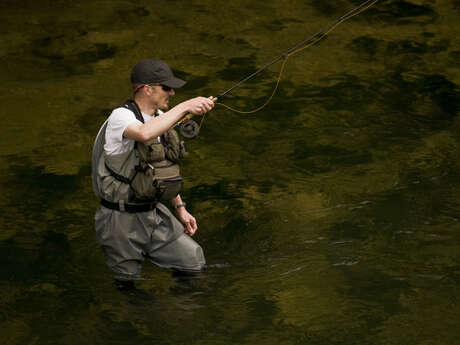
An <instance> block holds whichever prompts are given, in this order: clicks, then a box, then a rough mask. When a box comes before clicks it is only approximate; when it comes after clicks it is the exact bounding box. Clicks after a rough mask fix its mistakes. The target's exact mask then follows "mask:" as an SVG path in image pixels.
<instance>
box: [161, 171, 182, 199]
mask: <svg viewBox="0 0 460 345" xmlns="http://www.w3.org/2000/svg"><path fill="white" fill-rule="evenodd" d="M156 185H157V193H158V194H157V199H158V200H163V201H170V200H171V199H173V198H175V197H176V196H177V195H178V194H179V193H180V191H181V190H182V186H183V181H182V178H181V177H180V176H179V177H176V178H170V179H163V180H160V179H158V180H156Z"/></svg>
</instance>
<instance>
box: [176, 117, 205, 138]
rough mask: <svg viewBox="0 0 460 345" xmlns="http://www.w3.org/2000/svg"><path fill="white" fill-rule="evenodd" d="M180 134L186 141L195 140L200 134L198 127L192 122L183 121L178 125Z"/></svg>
mask: <svg viewBox="0 0 460 345" xmlns="http://www.w3.org/2000/svg"><path fill="white" fill-rule="evenodd" d="M179 132H180V134H181V135H182V136H183V137H184V138H187V139H193V138H196V136H197V135H198V133H200V126H199V125H198V123H196V122H195V121H193V120H190V119H188V120H185V121H183V122H182V123H181V124H180V125H179Z"/></svg>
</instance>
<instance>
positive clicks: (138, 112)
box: [123, 99, 145, 123]
mask: <svg viewBox="0 0 460 345" xmlns="http://www.w3.org/2000/svg"><path fill="white" fill-rule="evenodd" d="M123 107H125V108H127V109H129V110H131V111H132V112H133V113H134V115H135V116H136V119H138V120H139V121H140V122H142V123H145V121H144V117H143V116H142V113H141V109H140V108H139V106H138V105H137V103H136V102H135V101H133V100H132V99H128V100H127V101H126V102H125V104H123Z"/></svg>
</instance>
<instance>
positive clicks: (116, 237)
mask: <svg viewBox="0 0 460 345" xmlns="http://www.w3.org/2000/svg"><path fill="white" fill-rule="evenodd" d="M124 107H125V108H128V109H130V110H131V111H133V113H134V114H135V115H136V117H137V118H138V119H139V120H140V121H141V120H142V122H143V117H142V114H141V112H140V110H139V109H138V107H137V105H136V104H135V103H134V102H133V101H128V102H126V104H125V105H124ZM106 128H107V121H106V123H105V124H104V125H103V126H102V127H101V129H100V131H99V133H98V135H97V137H96V140H95V143H94V148H93V155H92V182H93V189H94V192H95V194H96V195H97V196H98V197H99V198H100V199H101V205H102V206H103V207H100V208H99V209H98V211H97V212H96V216H95V228H96V238H97V240H98V242H99V244H100V246H101V248H102V249H103V251H104V253H105V256H106V261H107V265H108V266H109V267H110V269H112V271H113V272H115V274H116V277H117V278H120V277H125V279H136V278H137V277H139V276H140V271H141V262H142V261H143V260H144V259H145V258H148V259H149V260H150V261H152V262H153V263H155V264H156V265H158V266H160V267H165V268H174V269H177V270H179V271H192V272H196V271H200V270H202V269H203V267H204V265H205V263H206V261H205V258H204V254H203V250H202V248H201V247H200V245H199V244H198V243H196V242H195V241H194V240H193V239H192V238H191V237H190V236H188V235H186V234H184V227H183V225H182V224H181V223H180V222H179V221H178V220H177V219H176V217H174V215H173V214H172V213H171V212H170V211H169V209H168V208H167V207H165V206H164V205H163V204H162V203H161V200H169V199H172V198H174V197H175V196H177V194H178V193H179V192H180V190H181V188H182V179H181V177H180V174H179V172H180V170H179V166H178V164H177V162H178V161H179V160H180V159H181V158H183V157H184V156H185V155H186V152H185V148H184V145H183V144H182V143H181V142H180V141H179V137H178V135H177V134H176V133H175V132H173V131H168V132H166V133H165V134H164V135H163V136H162V138H161V142H158V140H152V141H151V142H149V143H147V144H143V143H140V142H136V143H135V149H134V150H131V151H129V152H125V153H121V154H114V155H107V154H105V152H104V145H105V131H106Z"/></svg>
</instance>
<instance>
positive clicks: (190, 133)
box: [176, 0, 378, 139]
mask: <svg viewBox="0 0 460 345" xmlns="http://www.w3.org/2000/svg"><path fill="white" fill-rule="evenodd" d="M377 1H378V0H366V1H364V2H363V3H361V4H360V5H358V6H356V7H355V8H354V9H352V10H350V11H348V12H347V13H345V14H344V15H343V16H341V17H339V18H338V19H336V20H334V21H333V22H331V23H329V24H328V25H326V26H324V27H323V28H321V29H320V30H319V31H318V32H317V33H315V34H314V35H312V36H310V37H308V38H307V39H305V40H303V41H301V42H299V43H297V44H295V45H294V46H292V47H291V48H289V49H288V50H286V51H285V52H283V53H282V54H280V55H279V56H277V57H276V58H274V59H273V60H271V61H270V62H268V63H267V64H265V65H264V66H262V67H261V68H259V69H258V70H257V71H255V72H253V73H251V74H250V75H248V76H247V77H245V78H243V79H241V80H240V81H239V82H237V83H236V84H234V85H233V86H232V87H230V88H229V89H227V90H225V91H224V92H222V93H220V94H219V95H218V96H216V97H214V98H213V101H214V102H216V101H217V100H218V99H221V98H223V97H224V96H225V95H227V94H228V93H230V92H231V91H233V90H234V89H236V88H237V87H239V86H240V85H242V84H243V83H245V82H246V81H248V80H249V79H251V78H253V77H255V76H256V75H258V74H259V73H261V72H263V71H265V70H266V69H267V68H269V67H270V66H272V65H274V64H275V63H277V62H279V61H280V60H283V59H284V62H283V65H282V66H281V70H280V72H279V76H278V80H277V83H276V86H275V88H274V90H273V92H272V94H271V96H270V97H269V98H268V100H267V101H266V102H265V103H264V104H263V105H262V106H260V107H258V108H256V109H254V110H251V111H239V110H237V109H234V108H231V107H229V106H227V105H225V104H223V103H216V104H219V105H222V106H224V107H226V108H228V109H230V110H233V111H236V112H238V113H246V114H249V113H255V112H257V111H259V110H261V109H262V108H264V107H265V106H266V105H267V104H268V103H269V102H270V101H271V99H272V97H273V96H274V94H275V92H276V90H277V88H278V85H279V82H280V79H281V75H282V72H283V70H284V65H285V64H286V61H287V59H288V58H289V57H290V56H292V55H293V54H295V53H298V52H299V51H301V50H303V49H305V48H307V47H309V46H311V45H313V44H315V43H317V42H319V41H320V40H322V39H323V38H324V37H325V36H326V35H327V34H328V33H329V32H330V31H332V30H333V29H335V27H336V26H338V25H339V24H341V23H342V22H344V21H345V20H347V19H350V18H351V17H354V16H355V15H357V14H359V13H361V12H363V11H365V10H367V9H368V8H370V7H371V6H373V5H374V4H375V3H376V2H377ZM192 116H193V114H187V115H186V116H185V117H183V118H182V119H181V120H180V121H179V122H178V123H177V124H176V125H179V128H180V132H181V134H182V135H183V136H184V137H185V138H189V139H191V138H195V137H196V136H197V135H198V133H199V130H200V128H201V125H202V123H203V120H204V115H203V118H202V120H201V123H200V125H198V124H197V123H196V122H195V121H193V120H191V118H192Z"/></svg>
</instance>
